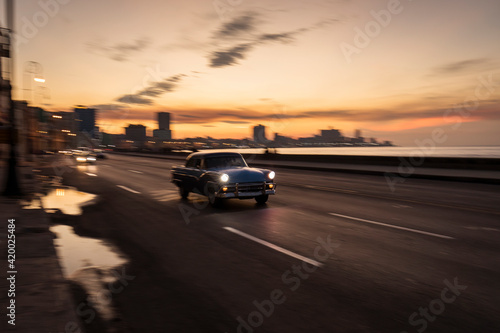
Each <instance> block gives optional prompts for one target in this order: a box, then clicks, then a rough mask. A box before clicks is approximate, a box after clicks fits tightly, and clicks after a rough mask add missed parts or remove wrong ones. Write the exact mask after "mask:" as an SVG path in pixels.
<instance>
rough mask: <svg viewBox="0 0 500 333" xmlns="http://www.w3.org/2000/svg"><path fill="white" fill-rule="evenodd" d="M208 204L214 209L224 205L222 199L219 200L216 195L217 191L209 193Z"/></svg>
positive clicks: (211, 190)
mask: <svg viewBox="0 0 500 333" xmlns="http://www.w3.org/2000/svg"><path fill="white" fill-rule="evenodd" d="M208 202H209V203H210V205H211V206H212V207H219V206H220V205H221V203H222V199H221V198H217V197H216V195H215V191H214V190H213V189H210V190H209V191H208Z"/></svg>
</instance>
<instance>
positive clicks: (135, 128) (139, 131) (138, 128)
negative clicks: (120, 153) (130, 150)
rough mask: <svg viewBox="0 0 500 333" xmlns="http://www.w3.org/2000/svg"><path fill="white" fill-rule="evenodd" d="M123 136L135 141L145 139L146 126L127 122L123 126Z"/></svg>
mask: <svg viewBox="0 0 500 333" xmlns="http://www.w3.org/2000/svg"><path fill="white" fill-rule="evenodd" d="M125 138H126V139H127V140H131V141H135V142H144V141H146V126H144V125H140V124H137V125H134V124H129V125H128V127H125Z"/></svg>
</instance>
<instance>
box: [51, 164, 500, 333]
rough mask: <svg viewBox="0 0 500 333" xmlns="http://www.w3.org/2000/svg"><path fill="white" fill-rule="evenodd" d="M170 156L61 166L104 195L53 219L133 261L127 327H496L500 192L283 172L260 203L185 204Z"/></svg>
mask: <svg viewBox="0 0 500 333" xmlns="http://www.w3.org/2000/svg"><path fill="white" fill-rule="evenodd" d="M173 164H175V163H174V162H172V161H166V160H156V159H147V158H139V157H128V156H118V155H111V156H110V158H109V159H107V160H104V161H98V163H97V164H96V165H95V166H80V167H68V168H67V169H65V170H66V171H65V172H64V174H63V178H64V183H65V184H66V185H71V186H76V187H77V188H78V189H79V190H81V191H85V192H90V193H93V194H97V195H99V201H98V202H97V203H96V204H94V205H92V206H88V207H85V209H84V213H83V215H81V216H76V217H69V216H62V215H56V216H55V217H54V220H55V221H56V222H59V223H66V224H70V225H73V226H74V227H75V230H76V232H77V233H79V234H81V235H85V236H92V237H97V238H104V239H107V240H110V241H111V242H113V243H114V244H116V245H117V246H118V247H119V248H120V249H121V251H122V252H124V253H125V254H126V255H127V256H128V257H129V258H130V267H128V268H127V269H128V271H127V274H129V275H131V276H134V277H135V278H134V279H131V280H130V281H129V282H128V284H127V286H126V287H125V288H124V289H123V290H122V291H121V292H119V293H116V294H115V295H114V302H115V304H116V307H117V309H118V311H119V313H120V314H121V317H122V319H123V322H124V323H123V324H124V325H123V327H126V329H125V330H126V331H128V332H403V331H406V332H424V331H425V332H499V331H500V316H499V315H498V313H499V309H500V289H499V281H500V242H499V240H500V191H499V189H500V188H499V187H498V186H493V185H484V184H482V185H481V184H467V183H456V182H440V181H425V180H407V181H406V182H405V183H404V184H399V185H398V186H397V187H396V190H395V191H394V192H391V190H390V189H389V186H388V185H387V184H386V182H385V180H384V178H383V177H376V176H361V175H352V174H349V175H346V174H336V173H321V172H306V171H289V170H288V171H287V170H276V171H277V182H278V184H279V187H278V194H277V195H276V196H275V197H271V198H270V200H269V202H268V204H267V205H265V206H256V204H255V201H253V200H247V201H238V200H236V201H228V202H227V203H226V205H225V207H223V208H220V209H213V208H211V207H209V206H208V203H207V201H206V199H205V198H204V197H200V196H196V195H190V198H189V200H188V201H181V200H180V198H179V196H178V194H177V190H176V188H175V187H174V186H173V185H172V184H170V183H169V176H170V171H169V170H170V167H171V166H172V165H173Z"/></svg>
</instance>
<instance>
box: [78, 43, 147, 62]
mask: <svg viewBox="0 0 500 333" xmlns="http://www.w3.org/2000/svg"><path fill="white" fill-rule="evenodd" d="M150 45H151V41H150V40H149V39H147V38H142V39H136V40H134V41H132V42H130V43H125V42H124V43H117V44H114V45H105V44H104V43H103V42H102V41H94V42H89V43H87V48H88V49H89V50H90V52H92V53H96V54H99V55H102V56H105V57H107V58H109V59H112V60H114V61H120V62H122V61H127V60H129V59H130V57H132V56H133V55H134V54H136V53H139V52H141V51H144V50H146V49H147V48H148V47H149V46H150Z"/></svg>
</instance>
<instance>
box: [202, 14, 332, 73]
mask: <svg viewBox="0 0 500 333" xmlns="http://www.w3.org/2000/svg"><path fill="white" fill-rule="evenodd" d="M257 22H258V19H257V14H256V13H245V14H243V15H240V16H238V17H236V18H234V19H233V20H232V21H230V22H228V23H225V24H224V25H223V26H222V27H221V28H220V29H218V30H217V31H216V32H215V33H214V34H213V38H214V39H215V40H216V41H218V42H219V41H221V42H222V44H228V42H229V46H227V45H225V46H222V47H221V46H217V48H216V49H215V50H213V51H211V52H210V53H209V54H208V60H209V67H212V68H221V67H227V66H234V65H237V64H239V61H240V60H244V59H246V58H247V56H248V53H250V52H251V51H252V50H254V49H255V48H257V47H259V46H263V45H266V44H271V43H278V44H289V43H292V42H294V41H295V40H296V38H297V36H299V35H300V34H303V33H305V32H308V31H312V30H315V29H319V28H322V27H324V26H326V25H328V24H331V23H333V22H337V20H333V19H331V20H324V21H321V22H318V23H316V24H314V25H312V26H310V27H306V28H299V29H295V30H291V31H285V32H280V33H260V32H258V30H257Z"/></svg>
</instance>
